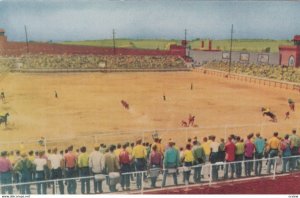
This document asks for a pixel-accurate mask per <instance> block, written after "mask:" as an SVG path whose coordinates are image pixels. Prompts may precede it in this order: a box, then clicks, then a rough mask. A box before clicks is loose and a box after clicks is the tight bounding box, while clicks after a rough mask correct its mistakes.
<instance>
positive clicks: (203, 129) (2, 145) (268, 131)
mask: <svg viewBox="0 0 300 198" xmlns="http://www.w3.org/2000/svg"><path fill="white" fill-rule="evenodd" d="M266 119H267V118H266ZM293 129H297V130H298V131H299V130H300V122H298V123H295V122H289V121H285V122H282V123H273V122H268V123H257V124H240V125H230V124H228V125H215V126H197V127H183V128H173V129H171V128H170V129H141V130H126V129H124V130H123V131H98V132H97V131H93V132H87V131H85V132H82V133H81V134H86V135H80V136H69V137H68V136H64V137H60V138H51V137H44V138H43V139H38V138H37V139H27V140H26V139H24V140H22V141H8V142H5V141H1V142H0V149H1V150H7V151H10V150H24V148H25V150H27V151H29V150H45V151H47V150H48V149H52V148H54V147H57V148H58V149H59V150H65V149H66V148H67V147H68V146H69V145H73V146H74V148H75V149H76V148H80V147H82V146H86V147H87V149H88V150H89V149H93V144H95V143H96V144H100V143H104V144H106V145H109V144H117V143H121V144H123V143H125V142H135V141H136V139H137V138H142V140H143V142H149V143H152V142H153V138H154V137H158V136H159V137H161V138H162V143H163V144H165V143H166V142H167V141H168V139H169V138H172V139H173V140H174V141H175V142H176V143H177V146H184V145H185V143H186V141H187V139H188V138H193V137H195V136H196V137H197V138H198V139H199V140H200V141H201V140H202V138H203V137H208V136H210V135H215V136H216V137H217V138H224V139H225V140H226V139H227V137H228V136H229V135H230V134H235V135H239V136H240V137H242V138H246V136H247V135H248V134H249V133H257V132H259V133H260V134H261V136H262V137H264V138H269V137H271V135H272V134H273V132H275V131H277V132H279V135H280V136H282V137H283V135H284V134H287V133H290V132H291V131H292V130H293ZM116 137H118V138H116ZM116 139H117V140H116ZM217 140H218V141H219V139H217ZM20 145H21V146H22V148H23V149H22V148H20Z"/></svg>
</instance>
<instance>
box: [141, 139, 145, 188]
mask: <svg viewBox="0 0 300 198" xmlns="http://www.w3.org/2000/svg"><path fill="white" fill-rule="evenodd" d="M143 134H144V133H143ZM141 181H142V184H141V194H144V171H143V172H142V178H141Z"/></svg>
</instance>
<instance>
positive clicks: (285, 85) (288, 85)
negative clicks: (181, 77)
mask: <svg viewBox="0 0 300 198" xmlns="http://www.w3.org/2000/svg"><path fill="white" fill-rule="evenodd" d="M195 71H197V72H201V73H203V74H207V75H213V76H219V77H224V78H227V79H234V80H239V81H242V82H248V83H255V84H259V85H264V86H269V87H278V88H282V89H289V90H295V91H298V92H300V84H299V83H293V82H287V81H280V80H274V79H270V78H262V77H255V76H249V75H245V74H237V73H232V72H231V73H228V72H225V71H220V70H214V69H208V68H197V69H195Z"/></svg>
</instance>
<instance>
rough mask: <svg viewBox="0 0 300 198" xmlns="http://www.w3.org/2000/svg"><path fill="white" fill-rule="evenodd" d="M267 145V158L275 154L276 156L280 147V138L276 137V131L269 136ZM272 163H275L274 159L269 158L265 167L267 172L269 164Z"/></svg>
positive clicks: (273, 156)
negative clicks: (268, 149)
mask: <svg viewBox="0 0 300 198" xmlns="http://www.w3.org/2000/svg"><path fill="white" fill-rule="evenodd" d="M268 145H269V148H270V151H269V158H275V157H276V156H278V153H279V148H280V140H279V138H278V132H274V134H273V137H271V138H270V140H269V141H268ZM274 164H275V159H270V160H269V162H268V168H267V171H268V174H270V173H271V165H274Z"/></svg>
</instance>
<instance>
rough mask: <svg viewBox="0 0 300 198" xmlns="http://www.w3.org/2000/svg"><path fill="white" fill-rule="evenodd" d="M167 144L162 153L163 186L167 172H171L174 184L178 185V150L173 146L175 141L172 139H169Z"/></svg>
mask: <svg viewBox="0 0 300 198" xmlns="http://www.w3.org/2000/svg"><path fill="white" fill-rule="evenodd" d="M168 144H169V147H168V148H167V150H166V151H165V154H164V174H163V183H162V186H163V187H164V186H165V185H166V179H167V174H172V175H173V180H174V184H175V185H178V183H177V168H178V166H179V152H178V150H177V149H175V148H174V144H175V142H174V141H173V140H172V139H170V140H169V143H168Z"/></svg>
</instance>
